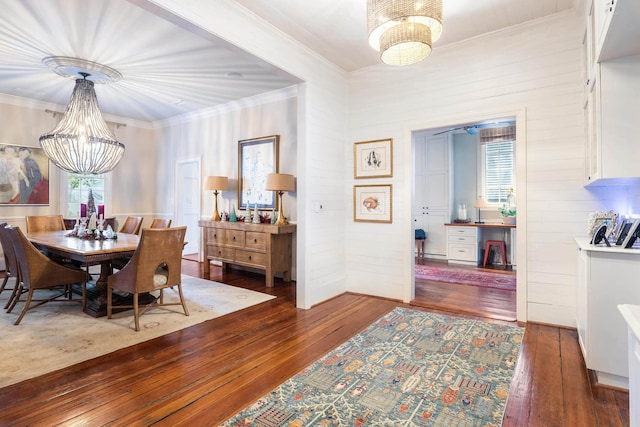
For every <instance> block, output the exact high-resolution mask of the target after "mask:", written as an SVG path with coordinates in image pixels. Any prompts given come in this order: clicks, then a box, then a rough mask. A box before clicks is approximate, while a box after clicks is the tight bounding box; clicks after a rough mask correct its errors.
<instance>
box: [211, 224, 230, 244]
mask: <svg viewBox="0 0 640 427" xmlns="http://www.w3.org/2000/svg"><path fill="white" fill-rule="evenodd" d="M225 231H226V230H221V229H218V228H208V229H207V242H209V243H214V244H216V245H224V235H225Z"/></svg>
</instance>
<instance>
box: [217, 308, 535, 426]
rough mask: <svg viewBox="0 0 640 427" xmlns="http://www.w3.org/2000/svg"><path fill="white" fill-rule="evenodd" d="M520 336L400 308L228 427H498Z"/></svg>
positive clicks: (512, 330) (513, 331)
mask: <svg viewBox="0 0 640 427" xmlns="http://www.w3.org/2000/svg"><path fill="white" fill-rule="evenodd" d="M523 334H524V329H523V328H519V327H510V326H501V325H495V324H490V323H486V322H482V321H478V320H472V319H464V318H460V317H452V316H445V315H438V314H433V313H428V312H423V311H418V310H410V309H405V308H396V309H395V310H393V311H392V312H390V313H389V314H387V315H386V316H384V317H382V318H381V319H379V320H378V321H377V322H375V323H374V324H373V325H371V326H369V327H368V328H367V329H366V330H365V331H363V332H361V333H359V334H358V335H356V336H355V337H353V338H352V339H350V340H349V341H347V342H346V343H345V344H343V345H341V346H340V347H338V348H337V349H335V350H334V351H332V352H331V353H329V354H327V355H326V356H324V357H323V358H322V359H320V360H318V361H317V362H315V363H314V364H312V365H311V366H309V367H307V368H306V369H304V370H302V371H301V372H300V373H298V374H297V375H295V376H294V377H293V378H291V379H290V380H288V381H286V382H285V383H283V384H282V385H280V386H279V387H278V388H276V389H275V390H273V391H272V392H270V393H269V394H267V395H265V396H263V397H262V398H260V399H259V400H258V401H257V402H255V403H253V404H252V405H250V406H249V407H247V408H245V409H244V410H242V411H241V412H240V413H238V414H237V415H235V416H234V417H233V418H231V419H229V420H227V421H226V422H224V423H223V424H222V426H224V427H239V426H243V427H249V426H251V427H258V426H260V427H263V426H268V427H278V426H283V427H284V426H323V427H332V426H390V427H391V426H393V427H399V426H412V427H415V426H482V427H489V426H500V425H501V424H502V418H503V415H504V409H505V406H506V403H507V398H508V396H509V387H510V385H511V380H512V378H513V374H514V369H515V365H516V362H517V360H518V356H519V353H520V346H521V342H522V337H523Z"/></svg>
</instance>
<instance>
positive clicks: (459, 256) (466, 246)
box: [445, 222, 516, 267]
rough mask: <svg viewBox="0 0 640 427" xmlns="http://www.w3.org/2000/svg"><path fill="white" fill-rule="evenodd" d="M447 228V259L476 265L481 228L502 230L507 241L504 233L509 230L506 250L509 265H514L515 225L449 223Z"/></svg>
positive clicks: (481, 238) (478, 258)
mask: <svg viewBox="0 0 640 427" xmlns="http://www.w3.org/2000/svg"><path fill="white" fill-rule="evenodd" d="M445 227H446V229H447V261H449V262H454V263H461V264H470V265H476V266H477V265H478V264H479V263H480V252H481V248H484V245H483V244H482V242H483V240H491V239H483V237H482V234H483V233H482V232H483V230H502V231H504V233H505V236H503V240H505V241H507V238H506V234H507V232H509V235H510V239H509V240H508V243H507V252H508V253H509V260H510V261H511V265H512V266H514V267H515V265H516V249H515V248H516V245H515V243H516V235H515V233H516V226H515V225H509V224H498V223H484V224H476V223H474V222H468V223H453V224H451V223H449V224H445Z"/></svg>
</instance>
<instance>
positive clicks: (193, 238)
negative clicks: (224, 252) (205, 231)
mask: <svg viewBox="0 0 640 427" xmlns="http://www.w3.org/2000/svg"><path fill="white" fill-rule="evenodd" d="M176 172H177V173H176V193H177V194H176V201H177V203H176V224H175V225H180V226H182V225H186V226H187V235H186V237H185V241H186V242H187V244H186V245H185V247H184V251H183V252H182V253H183V254H185V255H188V254H200V227H199V226H198V220H199V219H200V194H201V193H202V192H201V191H200V188H201V184H200V159H191V160H182V161H178V162H177V164H176Z"/></svg>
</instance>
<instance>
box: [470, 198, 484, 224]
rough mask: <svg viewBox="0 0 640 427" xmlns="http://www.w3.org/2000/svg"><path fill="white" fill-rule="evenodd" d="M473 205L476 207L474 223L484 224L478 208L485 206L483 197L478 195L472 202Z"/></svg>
mask: <svg viewBox="0 0 640 427" xmlns="http://www.w3.org/2000/svg"><path fill="white" fill-rule="evenodd" d="M473 207H474V208H476V209H478V220H477V221H476V224H484V221H481V220H480V209H481V208H486V207H487V204H486V203H485V201H484V199H483V198H482V197H478V198H477V199H476V201H475V202H474V203H473Z"/></svg>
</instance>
